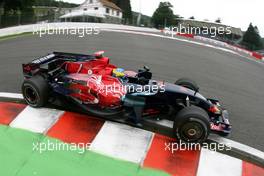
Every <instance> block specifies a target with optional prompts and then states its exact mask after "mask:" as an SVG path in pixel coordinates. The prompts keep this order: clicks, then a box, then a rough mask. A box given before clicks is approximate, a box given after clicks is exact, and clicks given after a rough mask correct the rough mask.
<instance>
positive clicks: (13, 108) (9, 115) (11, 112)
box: [0, 102, 26, 125]
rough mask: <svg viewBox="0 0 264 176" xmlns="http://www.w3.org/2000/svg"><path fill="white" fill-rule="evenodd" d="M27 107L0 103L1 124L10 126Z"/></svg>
mask: <svg viewBox="0 0 264 176" xmlns="http://www.w3.org/2000/svg"><path fill="white" fill-rule="evenodd" d="M25 107H26V105H24V104H17V103H7V102H0V124H3V125H9V124H10V123H11V122H12V121H13V120H14V119H15V118H16V116H17V115H18V114H19V113H20V112H21V111H23V109H24V108H25Z"/></svg>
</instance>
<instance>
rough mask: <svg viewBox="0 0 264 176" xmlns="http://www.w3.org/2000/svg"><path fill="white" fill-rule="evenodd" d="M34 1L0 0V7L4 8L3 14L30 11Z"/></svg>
mask: <svg viewBox="0 0 264 176" xmlns="http://www.w3.org/2000/svg"><path fill="white" fill-rule="evenodd" d="M33 3H34V0H12V1H10V0H1V1H0V5H1V6H2V7H3V8H4V10H5V12H8V11H10V10H14V11H17V10H19V11H30V10H31V9H32V5H33Z"/></svg>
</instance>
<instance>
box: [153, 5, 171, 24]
mask: <svg viewBox="0 0 264 176" xmlns="http://www.w3.org/2000/svg"><path fill="white" fill-rule="evenodd" d="M172 7H173V6H172V5H171V3H170V2H160V4H159V7H158V8H157V9H156V11H155V12H154V14H153V16H152V22H153V24H154V26H155V27H156V28H160V27H166V26H171V25H174V24H175V15H174V14H173V10H172V9H171V8H172Z"/></svg>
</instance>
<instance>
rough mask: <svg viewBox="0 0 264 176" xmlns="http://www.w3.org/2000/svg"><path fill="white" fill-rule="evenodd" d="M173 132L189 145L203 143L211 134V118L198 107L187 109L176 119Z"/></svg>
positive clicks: (180, 112) (179, 113)
mask: <svg viewBox="0 0 264 176" xmlns="http://www.w3.org/2000/svg"><path fill="white" fill-rule="evenodd" d="M173 132H174V135H175V136H176V137H177V139H178V140H180V141H183V142H187V143H202V142H204V141H205V140H206V139H207V137H208V135H209V132H210V122H209V116H208V114H207V112H206V111H204V110H203V109H201V108H199V107H197V106H190V107H185V108H184V109H182V110H181V111H179V112H178V114H177V115H176V117H175V119H174V124H173Z"/></svg>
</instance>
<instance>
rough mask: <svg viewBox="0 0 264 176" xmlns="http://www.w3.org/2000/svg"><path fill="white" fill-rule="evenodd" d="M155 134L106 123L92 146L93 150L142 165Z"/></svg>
mask: <svg viewBox="0 0 264 176" xmlns="http://www.w3.org/2000/svg"><path fill="white" fill-rule="evenodd" d="M152 136H153V133H152V132H149V131H145V130H141V129H137V128H134V127H130V126H127V125H122V124H118V123H113V122H105V124H104V125H103V127H102V128H101V130H100V132H99V133H98V134H97V136H96V138H95V139H94V141H93V142H92V144H91V150H93V151H95V152H98V153H101V154H104V155H108V156H112V157H115V158H118V159H122V160H126V161H131V162H134V163H138V164H139V163H141V162H142V160H143V159H144V158H145V155H146V153H147V150H148V148H149V145H150V143H151V140H152Z"/></svg>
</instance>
